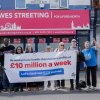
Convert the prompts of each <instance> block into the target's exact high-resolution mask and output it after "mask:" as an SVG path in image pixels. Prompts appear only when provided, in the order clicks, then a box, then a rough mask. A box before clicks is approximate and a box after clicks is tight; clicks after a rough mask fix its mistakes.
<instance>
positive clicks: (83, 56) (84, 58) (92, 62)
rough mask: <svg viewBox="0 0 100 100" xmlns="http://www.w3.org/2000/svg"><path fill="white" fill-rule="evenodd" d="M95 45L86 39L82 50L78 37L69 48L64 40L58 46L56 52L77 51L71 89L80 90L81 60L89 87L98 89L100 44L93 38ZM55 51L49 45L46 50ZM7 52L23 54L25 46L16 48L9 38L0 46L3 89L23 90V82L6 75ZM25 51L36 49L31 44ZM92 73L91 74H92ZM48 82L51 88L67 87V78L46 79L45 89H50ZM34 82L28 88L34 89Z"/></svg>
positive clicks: (29, 51) (32, 51)
mask: <svg viewBox="0 0 100 100" xmlns="http://www.w3.org/2000/svg"><path fill="white" fill-rule="evenodd" d="M93 43H94V46H91V45H90V42H89V41H86V42H85V43H84V49H83V50H81V49H80V48H79V47H78V46H77V41H76V39H72V40H71V45H70V46H69V47H68V48H65V44H64V42H60V43H59V45H58V47H57V48H56V49H55V50H54V52H60V51H67V50H73V51H75V52H76V53H77V65H76V80H75V82H76V83H75V85H74V80H73V79H70V90H74V89H75V88H76V89H78V90H80V89H81V87H80V84H79V72H80V64H81V62H83V63H84V67H85V68H86V74H87V78H86V79H87V81H86V83H87V89H93V90H96V86H97V76H96V69H97V58H96V50H98V48H100V45H99V44H98V43H97V42H96V40H95V39H94V40H93ZM51 51H53V50H52V49H51V47H50V46H47V47H46V49H45V52H51ZM5 53H14V54H21V53H23V48H22V47H21V46H18V47H17V48H15V47H14V46H13V45H10V44H9V39H8V38H5V39H4V46H3V47H1V48H0V62H1V66H2V69H3V74H2V86H3V91H5V92H6V91H7V89H8V88H9V89H10V90H11V91H13V90H14V91H15V92H17V91H21V92H22V91H23V88H24V85H23V83H14V84H13V83H9V80H8V78H7V76H6V73H5V69H4V54H5ZM25 53H34V50H33V48H32V45H31V44H29V45H27V47H26V50H25ZM90 75H91V76H90ZM91 80H92V82H91ZM48 83H49V85H50V88H51V90H55V89H59V88H65V80H56V79H55V80H52V81H50V82H47V81H44V90H47V89H48ZM31 84H32V83H28V90H29V91H31V89H32V85H31ZM36 84H37V85H39V84H38V82H36Z"/></svg>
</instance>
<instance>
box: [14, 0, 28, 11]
mask: <svg viewBox="0 0 100 100" xmlns="http://www.w3.org/2000/svg"><path fill="white" fill-rule="evenodd" d="M15 9H26V0H15Z"/></svg>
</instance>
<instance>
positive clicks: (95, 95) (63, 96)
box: [0, 70, 100, 100]
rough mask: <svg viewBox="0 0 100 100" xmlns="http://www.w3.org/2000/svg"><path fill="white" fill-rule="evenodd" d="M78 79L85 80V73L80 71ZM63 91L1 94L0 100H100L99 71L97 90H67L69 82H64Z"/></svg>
mask: <svg viewBox="0 0 100 100" xmlns="http://www.w3.org/2000/svg"><path fill="white" fill-rule="evenodd" d="M80 79H81V80H85V72H84V71H81V73H80ZM65 87H66V88H65V89H57V90H55V91H51V90H47V91H44V90H43V88H40V90H39V91H36V90H34V89H33V91H30V92H29V91H27V90H26V89H24V92H1V93H0V100H11V99H15V100H18V99H19V100H27V99H29V100H30V99H31V100H32V99H33V100H45V99H46V100H77V99H78V100H79V99H80V100H100V70H98V71H97V90H96V91H92V90H91V91H88V92H87V91H86V90H85V89H83V90H73V91H71V90H70V89H69V87H70V82H69V81H66V86H65Z"/></svg>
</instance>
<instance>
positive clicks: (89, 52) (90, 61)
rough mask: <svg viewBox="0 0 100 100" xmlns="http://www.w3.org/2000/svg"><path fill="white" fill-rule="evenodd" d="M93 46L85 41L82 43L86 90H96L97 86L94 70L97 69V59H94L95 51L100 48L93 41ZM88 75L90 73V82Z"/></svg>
mask: <svg viewBox="0 0 100 100" xmlns="http://www.w3.org/2000/svg"><path fill="white" fill-rule="evenodd" d="M93 43H94V45H95V46H93V47H91V46H90V42H89V41H86V42H85V43H84V47H85V48H84V49H83V50H82V52H83V54H84V56H85V64H86V67H87V89H88V90H89V89H91V88H92V89H93V90H96V86H97V76H96V69H97V58H96V50H97V49H98V48H100V45H99V44H98V43H97V42H96V40H95V39H94V40H93ZM90 73H91V78H92V79H91V81H92V82H91V81H90ZM91 86H92V87H91Z"/></svg>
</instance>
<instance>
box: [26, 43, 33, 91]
mask: <svg viewBox="0 0 100 100" xmlns="http://www.w3.org/2000/svg"><path fill="white" fill-rule="evenodd" d="M25 53H33V47H32V45H31V44H28V45H27V46H26V50H25ZM27 87H28V88H27V89H28V91H31V90H32V88H31V87H32V83H31V82H30V83H28V84H27Z"/></svg>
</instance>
